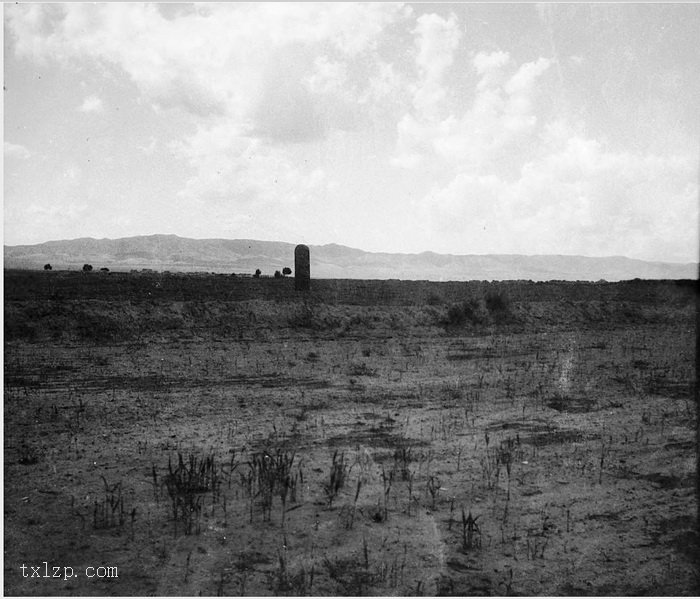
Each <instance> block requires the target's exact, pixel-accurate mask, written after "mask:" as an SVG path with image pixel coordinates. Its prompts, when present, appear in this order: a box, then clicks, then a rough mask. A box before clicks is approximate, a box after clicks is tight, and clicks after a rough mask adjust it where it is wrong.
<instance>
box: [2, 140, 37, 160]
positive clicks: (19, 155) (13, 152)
mask: <svg viewBox="0 0 700 599" xmlns="http://www.w3.org/2000/svg"><path fill="white" fill-rule="evenodd" d="M31 156H32V153H31V152H30V151H29V150H28V149H27V148H25V147H24V146H23V145H20V144H13V143H10V142H9V141H6V142H5V157H6V158H13V159H17V160H27V159H29V158H31Z"/></svg>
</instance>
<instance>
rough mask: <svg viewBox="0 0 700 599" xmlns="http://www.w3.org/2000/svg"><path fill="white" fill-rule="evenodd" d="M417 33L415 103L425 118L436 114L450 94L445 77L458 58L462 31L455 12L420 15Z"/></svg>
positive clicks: (415, 32) (415, 31)
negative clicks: (444, 15)
mask: <svg viewBox="0 0 700 599" xmlns="http://www.w3.org/2000/svg"><path fill="white" fill-rule="evenodd" d="M413 33H414V35H415V36H416V46H417V49H418V53H417V55H416V66H417V67H418V70H419V73H420V80H419V82H418V84H417V86H416V89H415V93H414V96H413V105H414V107H415V108H416V110H417V112H418V114H420V115H423V116H424V117H425V118H436V117H437V116H438V114H439V113H440V107H441V104H442V103H443V102H444V100H445V98H446V96H447V87H446V86H445V85H444V83H443V78H444V76H445V74H446V72H447V70H448V69H449V67H450V66H451V65H452V63H453V62H454V52H455V50H456V49H457V46H458V45H459V41H460V37H461V36H460V31H459V26H458V24H457V19H456V18H455V17H454V15H452V16H450V18H449V19H443V18H442V17H440V16H438V15H436V14H426V15H422V16H421V17H419V18H418V24H417V26H416V28H415V29H414V31H413Z"/></svg>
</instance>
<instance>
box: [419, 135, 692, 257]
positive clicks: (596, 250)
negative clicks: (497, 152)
mask: <svg viewBox="0 0 700 599" xmlns="http://www.w3.org/2000/svg"><path fill="white" fill-rule="evenodd" d="M547 139H548V140H549V141H548V144H551V145H548V147H546V150H547V151H546V152H545V153H543V155H542V156H541V157H540V158H537V159H533V160H531V161H529V162H527V163H525V164H524V165H523V166H522V169H521V171H520V175H519V177H518V178H517V179H514V180H512V181H507V180H505V179H503V178H502V177H499V176H495V175H475V174H473V173H469V172H461V173H459V174H457V175H456V176H455V177H454V178H453V179H452V180H451V181H450V182H449V183H448V184H446V185H444V186H441V187H437V188H435V189H434V190H433V191H432V192H431V193H430V194H429V195H428V196H426V197H425V198H424V199H423V200H422V202H421V203H420V209H421V210H422V211H423V214H424V217H425V218H426V219H427V222H431V223H432V226H433V227H434V230H435V231H436V233H437V236H442V238H443V243H446V244H449V243H450V238H452V241H454V239H456V238H461V239H466V240H469V245H470V247H469V249H468V250H467V251H472V252H475V253H486V252H491V251H501V252H508V253H525V254H537V253H563V254H571V253H578V254H584V255H628V256H629V255H631V256H637V257H640V258H645V259H655V256H656V253H655V252H657V251H658V248H660V247H663V248H664V251H665V254H666V256H667V259H671V260H673V259H675V260H679V261H683V260H688V261H690V260H693V259H694V258H693V256H694V255H696V254H697V249H698V248H697V239H698V225H697V223H698V206H697V197H698V184H697V182H696V172H695V169H694V164H695V162H696V161H695V160H693V159H691V158H690V157H688V156H659V155H654V154H642V153H630V152H621V151H613V150H609V149H606V148H605V146H604V145H603V144H602V143H601V142H599V141H597V140H595V139H590V138H585V137H581V136H577V135H574V136H572V137H570V138H568V139H566V140H562V139H561V138H559V139H556V141H553V139H554V138H552V137H551V136H550V137H549V138H547ZM661 205H663V206H664V209H663V210H660V206H661Z"/></svg>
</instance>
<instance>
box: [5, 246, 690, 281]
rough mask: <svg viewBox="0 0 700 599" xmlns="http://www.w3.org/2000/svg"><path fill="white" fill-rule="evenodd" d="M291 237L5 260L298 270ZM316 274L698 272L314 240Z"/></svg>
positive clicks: (17, 251)
mask: <svg viewBox="0 0 700 599" xmlns="http://www.w3.org/2000/svg"><path fill="white" fill-rule="evenodd" d="M294 247H295V245H294V244H292V243H283V242H276V241H255V240H250V239H188V238H184V237H178V236H177V235H148V236H139V237H124V238H122V239H92V238H82V239H73V240H65V241H48V242H46V243H40V244H37V245H17V246H5V247H4V251H5V256H4V264H5V268H22V269H41V268H43V266H44V264H47V263H48V264H51V265H52V267H53V268H54V269H55V270H75V269H80V268H81V267H82V266H83V264H85V263H89V264H92V265H93V267H94V269H95V270H98V269H100V268H103V267H106V268H109V269H110V270H117V271H124V270H126V271H128V270H134V269H136V270H140V269H144V268H148V269H153V270H158V271H164V270H169V271H172V272H178V271H179V272H182V271H200V272H201V271H208V272H217V273H239V274H240V273H250V274H252V273H253V272H255V270H256V269H257V268H259V269H260V270H261V271H262V273H263V275H272V274H273V273H274V272H275V271H276V270H280V271H281V270H282V269H283V268H284V267H285V266H288V267H290V268H291V269H292V270H294ZM309 249H310V253H311V276H312V277H315V278H321V279H409V280H432V281H467V280H512V279H525V280H528V279H530V280H533V281H546V280H569V281H576V280H580V281H597V280H600V279H605V280H606V281H619V280H625V279H634V278H640V279H695V278H697V276H698V265H697V264H696V263H686V264H680V263H671V262H645V261H643V260H633V259H630V258H625V257H622V256H611V257H605V258H588V257H584V256H560V255H541V256H524V255H517V254H487V255H451V254H436V253H433V252H423V253H421V254H389V253H376V252H365V251H362V250H358V249H354V248H349V247H345V246H342V245H336V244H329V245H319V246H315V245H311V246H309Z"/></svg>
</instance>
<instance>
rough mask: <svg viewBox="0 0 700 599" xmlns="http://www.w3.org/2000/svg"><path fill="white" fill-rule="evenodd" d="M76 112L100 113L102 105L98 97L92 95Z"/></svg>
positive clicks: (102, 108)
mask: <svg viewBox="0 0 700 599" xmlns="http://www.w3.org/2000/svg"><path fill="white" fill-rule="evenodd" d="M78 110H79V111H80V112H102V111H103V110H104V105H103V103H102V100H101V99H100V98H99V97H97V96H94V95H93V96H88V97H87V98H85V100H83V103H82V104H81V105H80V107H79V108H78Z"/></svg>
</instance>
